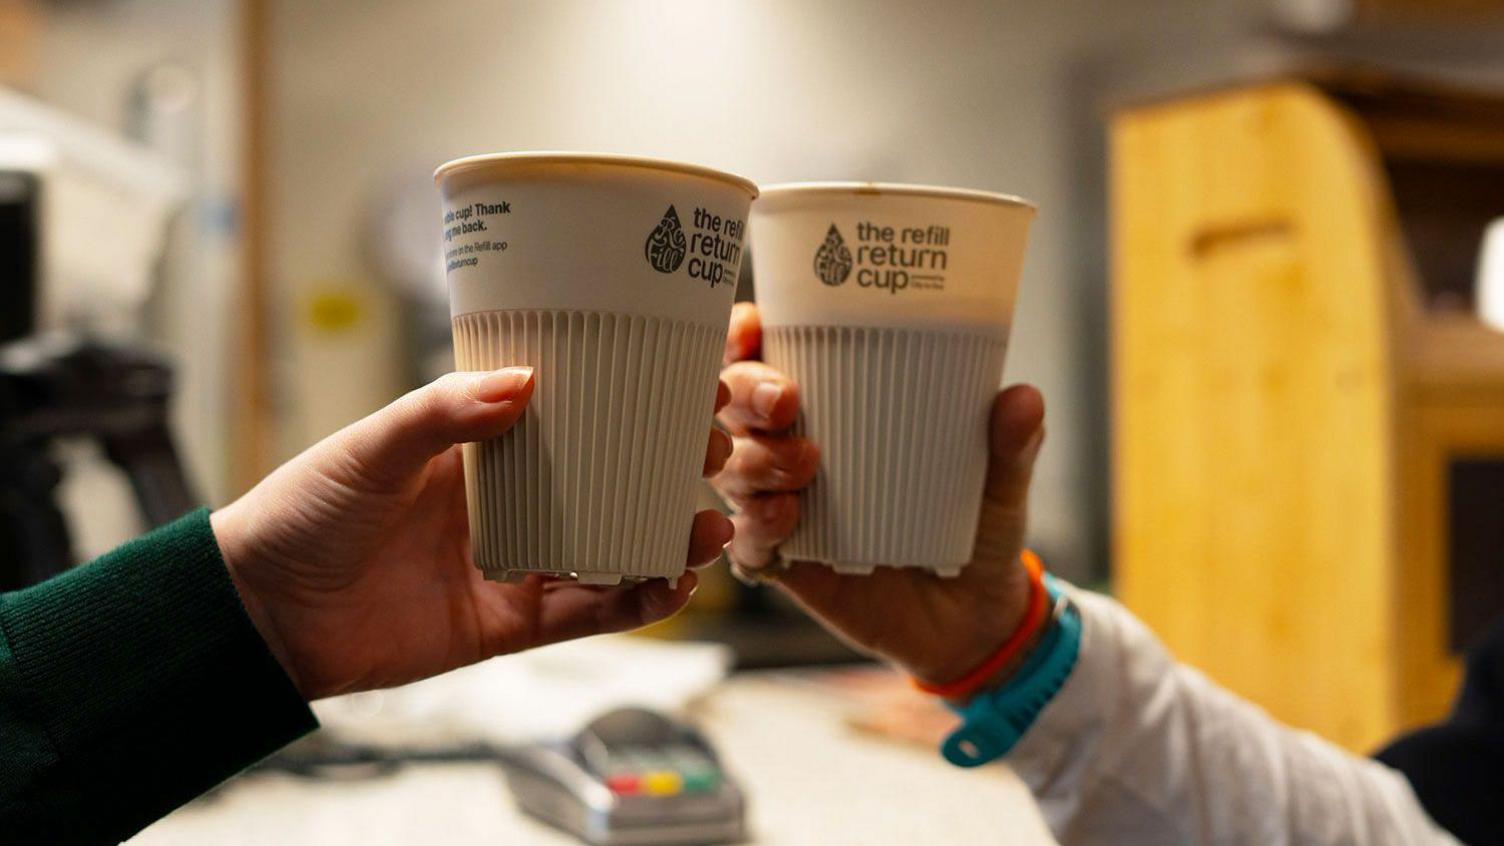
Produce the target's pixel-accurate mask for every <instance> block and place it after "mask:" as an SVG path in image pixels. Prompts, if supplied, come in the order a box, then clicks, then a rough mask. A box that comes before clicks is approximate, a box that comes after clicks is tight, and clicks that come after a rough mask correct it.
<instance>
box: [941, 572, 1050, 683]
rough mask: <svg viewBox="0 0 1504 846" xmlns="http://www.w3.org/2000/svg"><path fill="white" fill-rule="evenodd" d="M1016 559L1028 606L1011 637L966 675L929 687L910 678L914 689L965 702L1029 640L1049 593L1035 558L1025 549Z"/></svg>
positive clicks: (1044, 612)
mask: <svg viewBox="0 0 1504 846" xmlns="http://www.w3.org/2000/svg"><path fill="white" fill-rule="evenodd" d="M1019 558H1020V559H1022V560H1023V564H1024V569H1026V570H1028V572H1029V605H1028V610H1027V611H1025V612H1024V618H1023V620H1022V621H1021V622H1020V623H1019V624H1018V628H1017V629H1014V631H1013V634H1011V635H1009V636H1008V639H1007V640H1005V641H1003V645H1002V646H1000V647H998V650H997V651H996V652H994V653H993V654H992V656H991V657H990V658H988V659H987V660H986V661H983V662H982V663H981V664H980V665H979V666H978V667H977V668H976V669H974V670H972V671H971V672H969V673H967V674H966V675H964V676H962V677H960V678H959V679H956V680H955V681H953V682H948V683H946V684H929V683H927V682H922V681H920V680H919V679H914V680H913V681H914V686H915V687H917V688H919V689H920V690H922V691H924V692H925V693H929V694H933V695H935V696H940V697H943V698H945V699H966V698H968V697H970V696H971V695H972V694H974V693H976V692H977V691H978V690H980V689H981V688H982V687H983V686H984V685H986V684H987V682H989V681H991V680H992V678H993V677H994V676H996V675H997V674H998V672H999V671H1001V670H1002V669H1003V668H1004V667H1006V666H1008V664H1009V663H1010V662H1012V661H1013V660H1014V659H1015V658H1017V657H1018V655H1019V653H1020V652H1022V651H1023V649H1024V647H1025V646H1026V645H1027V644H1028V643H1029V642H1030V641H1031V640H1033V638H1034V635H1035V634H1036V633H1038V631H1039V629H1040V627H1041V626H1043V625H1044V621H1045V618H1046V617H1047V616H1048V615H1049V606H1050V603H1049V594H1048V592H1047V591H1045V588H1044V564H1043V562H1041V561H1040V560H1039V556H1037V555H1035V554H1034V553H1033V552H1030V551H1029V550H1027V549H1026V550H1024V551H1023V553H1022V554H1021V555H1020V556H1019Z"/></svg>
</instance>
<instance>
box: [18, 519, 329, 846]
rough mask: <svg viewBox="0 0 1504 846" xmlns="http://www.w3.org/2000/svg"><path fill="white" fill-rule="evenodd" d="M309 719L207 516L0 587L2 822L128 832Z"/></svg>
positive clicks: (56, 832) (57, 838)
mask: <svg viewBox="0 0 1504 846" xmlns="http://www.w3.org/2000/svg"><path fill="white" fill-rule="evenodd" d="M315 726H316V723H315V721H314V719H313V715H312V713H311V712H310V711H309V710H308V707H307V705H306V703H304V702H303V700H302V699H301V697H299V696H298V694H297V691H296V690H295V689H294V688H293V686H292V683H291V682H290V681H289V680H288V678H287V675H286V673H284V672H283V670H282V668H281V667H280V666H279V665H278V664H277V662H276V659H274V658H273V657H272V656H271V654H270V653H269V652H268V651H267V648H266V645H265V643H264V642H263V641H262V640H261V638H260V636H259V635H258V634H257V633H256V630H255V629H254V627H253V626H252V624H251V622H250V620H249V619H248V618H247V617H246V614H245V610H244V609H243V608H242V607H241V605H240V600H239V598H238V597H237V595H236V593H235V588H234V587H233V585H232V584H231V582H230V579H229V576H228V574H227V573H226V572H225V568H224V564H223V562H222V561H221V559H220V554H219V550H218V547H217V546H216V544H215V541H214V536H213V534H212V532H211V531H210V529H209V522H208V517H207V515H206V514H205V513H204V512H196V513H194V514H191V515H189V516H187V517H185V518H183V519H182V520H180V521H178V522H177V523H175V524H173V525H172V526H169V527H167V528H165V529H163V530H159V531H157V532H154V533H152V534H150V535H147V536H146V537H143V538H141V539H138V540H136V541H133V542H131V543H129V544H127V545H126V546H124V547H122V548H121V549H119V550H116V551H115V552H113V553H110V554H109V555H106V556H104V557H102V558H101V559H99V560H98V561H95V562H93V563H91V564H89V565H86V566H84V567H81V568H77V569H75V570H73V571H70V572H69V573H66V574H64V575H63V576H60V577H58V578H56V579H53V580H50V581H48V582H46V583H44V584H41V585H38V586H36V587H33V588H29V589H27V590H24V591H18V592H16V593H12V594H5V595H0V831H4V832H5V835H4V836H5V839H6V841H7V842H17V843H99V842H116V841H119V840H121V839H123V838H125V837H128V836H130V835H131V834H133V833H134V832H136V831H138V830H139V829H141V828H142V827H144V826H145V825H147V824H149V823H150V822H151V821H153V820H155V819H156V818H158V817H160V816H162V815H164V814H166V813H168V812H169V811H171V810H172V809H173V808H176V807H177V806H179V805H181V804H183V803H184V802H187V801H188V800H189V799H191V798H193V797H194V796H197V795H198V794H200V793H202V792H203V791H205V790H207V789H209V788H211V787H213V786H214V785H215V784H218V783H219V782H221V781H223V780H224V779H225V778H228V777H229V776H231V775H233V774H234V773H236V772H237V771H239V770H240V769H243V768H244V767H246V766H248V765H249V764H251V763H254V762H255V761H257V760H258V759H260V758H261V757H264V756H265V755H267V754H268V753H270V752H272V751H273V750H275V749H277V748H278V747H280V746H281V745H283V744H285V743H287V742H288V741H290V740H293V739H294V738H296V737H298V736H300V735H301V734H303V733H306V732H307V731H309V730H311V729H312V728H314V727H315Z"/></svg>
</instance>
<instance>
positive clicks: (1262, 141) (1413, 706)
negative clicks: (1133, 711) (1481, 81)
mask: <svg viewBox="0 0 1504 846" xmlns="http://www.w3.org/2000/svg"><path fill="white" fill-rule="evenodd" d="M1459 174H1461V176H1459ZM1496 186H1504V105H1501V104H1500V103H1498V102H1495V101H1492V100H1490V99H1488V98H1484V97H1478V96H1474V95H1471V94H1466V93H1461V92H1439V91H1434V90H1429V89H1418V88H1415V87H1408V86H1403V85H1397V84H1392V83H1389V82H1386V81H1381V80H1376V79H1373V78H1367V79H1361V78H1357V79H1354V78H1333V77H1328V78H1324V79H1320V80H1311V79H1299V80H1293V79H1292V80H1287V81H1276V82H1271V83H1267V84H1260V85H1251V86H1248V87H1243V88H1237V89H1232V90H1225V91H1219V92H1212V93H1206V94H1200V95H1196V96H1192V97H1187V98H1183V99H1178V100H1173V101H1167V102H1160V103H1155V104H1150V105H1144V106H1140V107H1135V108H1132V109H1128V110H1126V111H1124V112H1122V113H1121V114H1119V115H1118V116H1117V117H1116V118H1115V119H1114V121H1113V127H1112V217H1113V240H1114V245H1113V283H1112V292H1113V304H1112V312H1113V319H1112V324H1113V336H1114V337H1113V347H1112V349H1113V367H1114V372H1113V414H1114V419H1113V471H1114V482H1113V491H1114V567H1115V570H1114V572H1115V582H1116V588H1117V590H1118V592H1119V593H1120V595H1121V596H1122V598H1123V599H1124V601H1125V602H1126V603H1127V604H1128V605H1129V606H1130V607H1131V608H1132V609H1133V610H1134V611H1135V612H1136V613H1138V614H1139V615H1140V616H1141V617H1142V618H1143V619H1144V620H1145V621H1146V622H1147V623H1148V624H1149V625H1150V626H1151V627H1152V628H1153V629H1154V630H1155V631H1156V632H1158V633H1159V634H1160V635H1161V636H1162V637H1163V638H1164V640H1165V641H1166V643H1167V644H1168V645H1169V646H1170V648H1171V649H1172V650H1173V651H1174V652H1175V653H1176V655H1177V656H1178V657H1180V658H1181V659H1183V660H1185V661H1187V662H1189V663H1191V664H1193V665H1195V666H1197V667H1199V668H1201V669H1202V670H1204V671H1205V672H1207V673H1208V674H1209V675H1210V676H1211V677H1213V678H1214V679H1216V680H1217V681H1218V682H1220V683H1222V684H1224V685H1226V686H1227V687H1229V688H1231V689H1232V690H1234V691H1236V692H1237V693H1239V694H1242V695H1243V696H1246V697H1248V698H1250V699H1252V700H1253V701H1255V702H1257V703H1259V704H1261V705H1263V706H1264V707H1266V708H1267V709H1268V710H1269V711H1271V712H1272V713H1273V714H1274V715H1275V716H1276V717H1278V718H1280V719H1282V720H1285V721H1287V722H1289V723H1291V724H1293V725H1296V726H1300V727H1304V728H1309V729H1312V730H1315V731H1317V732H1319V733H1321V734H1323V735H1325V736H1327V737H1329V738H1331V739H1333V740H1335V741H1337V742H1339V743H1341V744H1343V745H1345V746H1347V747H1349V748H1352V749H1355V750H1362V751H1367V750H1369V749H1372V748H1373V747H1374V746H1376V745H1377V744H1379V743H1381V742H1383V741H1384V740H1386V739H1388V738H1389V737H1391V736H1393V735H1394V734H1395V733H1396V732H1397V731H1400V730H1402V729H1404V728H1407V727H1410V726H1414V725H1417V724H1419V723H1423V722H1426V721H1429V720H1433V719H1436V718H1438V717H1440V716H1442V715H1443V714H1444V713H1445V712H1446V709H1447V707H1448V705H1449V703H1450V701H1451V698H1452V696H1453V694H1454V692H1455V688H1456V685H1457V681H1458V678H1459V661H1458V657H1457V655H1458V651H1459V648H1460V647H1461V646H1462V645H1463V644H1465V643H1466V642H1467V641H1468V640H1469V639H1471V638H1472V637H1474V636H1476V634H1477V631H1478V628H1479V627H1480V626H1481V625H1482V623H1483V621H1485V620H1487V619H1488V617H1489V610H1490V609H1493V610H1495V611H1498V612H1501V613H1504V335H1500V334H1497V333H1495V332H1492V331H1489V330H1487V329H1485V328H1483V327H1482V326H1481V325H1479V324H1478V323H1476V322H1475V321H1474V320H1473V318H1472V317H1471V316H1469V302H1468V297H1469V296H1470V290H1471V288H1470V285H1471V279H1472V277H1471V271H1472V267H1473V263H1474V262H1475V260H1476V254H1477V249H1478V241H1479V239H1480V238H1481V236H1482V229H1483V225H1484V223H1485V222H1486V220H1487V218H1488V217H1490V216H1492V215H1504V191H1495V187H1496ZM1412 242H1413V246H1414V247H1415V249H1413V250H1412ZM1422 248H1423V249H1422ZM1454 499H1455V500H1458V501H1457V502H1453V500H1454ZM1491 538H1492V539H1495V540H1496V541H1497V543H1493V542H1492V541H1491V540H1490V539H1491ZM1491 544H1492V548H1491V549H1490V546H1491Z"/></svg>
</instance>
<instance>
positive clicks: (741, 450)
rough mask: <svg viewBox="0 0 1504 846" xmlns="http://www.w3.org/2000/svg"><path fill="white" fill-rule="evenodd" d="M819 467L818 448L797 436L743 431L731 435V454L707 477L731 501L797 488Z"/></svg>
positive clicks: (809, 480)
mask: <svg viewBox="0 0 1504 846" xmlns="http://www.w3.org/2000/svg"><path fill="white" fill-rule="evenodd" d="M819 469H820V448H819V447H817V446H815V444H814V442H813V441H810V440H809V439H807V438H799V437H792V436H789V437H779V436H776V435H746V436H744V437H740V438H733V439H732V448H731V457H730V458H728V459H726V466H725V467H724V468H723V469H722V470H721V472H720V473H719V474H718V475H717V476H716V477H715V478H714V479H712V480H711V483H712V484H714V485H715V488H716V490H718V491H720V492H721V495H722V496H725V497H727V498H728V499H731V500H732V501H737V502H739V501H741V500H746V499H751V498H752V497H755V496H757V495H759V494H764V493H777V492H784V491H797V490H799V489H800V488H803V487H804V486H805V485H808V484H809V483H810V482H811V481H812V480H813V479H814V478H815V473H816V472H817V471H818V470H819Z"/></svg>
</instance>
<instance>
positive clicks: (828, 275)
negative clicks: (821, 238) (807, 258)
mask: <svg viewBox="0 0 1504 846" xmlns="http://www.w3.org/2000/svg"><path fill="white" fill-rule="evenodd" d="M815 275H816V276H818V277H820V281H821V282H824V283H825V284H827V285H839V284H841V283H842V282H845V281H846V277H848V276H850V275H851V250H850V249H849V248H847V246H846V239H844V238H842V237H841V231H840V230H839V229H836V225H835V224H834V223H832V224H831V225H830V231H829V232H826V233H825V243H823V244H821V245H820V249H818V250H815Z"/></svg>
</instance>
